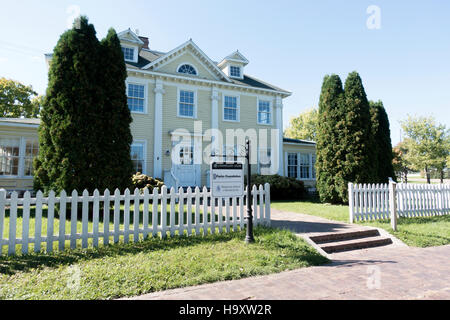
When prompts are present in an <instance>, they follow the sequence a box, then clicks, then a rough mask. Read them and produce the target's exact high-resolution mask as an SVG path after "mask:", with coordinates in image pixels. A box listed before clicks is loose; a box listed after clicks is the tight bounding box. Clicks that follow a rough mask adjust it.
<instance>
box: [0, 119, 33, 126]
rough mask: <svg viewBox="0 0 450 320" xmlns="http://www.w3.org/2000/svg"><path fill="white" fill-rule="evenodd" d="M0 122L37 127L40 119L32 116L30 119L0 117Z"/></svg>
mask: <svg viewBox="0 0 450 320" xmlns="http://www.w3.org/2000/svg"><path fill="white" fill-rule="evenodd" d="M0 124H7V125H8V124H9V125H19V126H33V127H37V126H39V125H40V124H41V119H38V118H33V119H31V118H0Z"/></svg>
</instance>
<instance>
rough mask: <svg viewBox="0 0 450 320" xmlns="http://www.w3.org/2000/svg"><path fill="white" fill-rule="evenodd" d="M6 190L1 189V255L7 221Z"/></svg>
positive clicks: (0, 253)
mask: <svg viewBox="0 0 450 320" xmlns="http://www.w3.org/2000/svg"><path fill="white" fill-rule="evenodd" d="M5 203H6V190H5V189H0V255H2V253H3V226H4V221H5Z"/></svg>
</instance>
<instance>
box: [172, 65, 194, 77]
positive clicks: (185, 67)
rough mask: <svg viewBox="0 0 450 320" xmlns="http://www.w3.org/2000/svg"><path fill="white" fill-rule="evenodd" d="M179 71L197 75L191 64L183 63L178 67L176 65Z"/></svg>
mask: <svg viewBox="0 0 450 320" xmlns="http://www.w3.org/2000/svg"><path fill="white" fill-rule="evenodd" d="M177 71H178V72H179V73H184V74H190V75H194V76H196V75H197V70H195V68H194V67H193V66H191V65H190V64H183V65H181V66H180V67H178V70H177Z"/></svg>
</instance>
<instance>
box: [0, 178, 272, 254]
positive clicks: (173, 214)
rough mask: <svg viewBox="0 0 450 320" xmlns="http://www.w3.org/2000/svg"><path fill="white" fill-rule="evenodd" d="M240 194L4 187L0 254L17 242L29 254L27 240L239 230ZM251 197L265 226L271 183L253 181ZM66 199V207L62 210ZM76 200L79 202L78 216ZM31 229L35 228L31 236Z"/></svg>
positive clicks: (53, 242)
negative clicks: (220, 195)
mask: <svg viewBox="0 0 450 320" xmlns="http://www.w3.org/2000/svg"><path fill="white" fill-rule="evenodd" d="M246 194H247V192H245V195H246ZM245 195H244V196H242V197H238V198H212V196H211V192H209V191H208V190H207V188H206V187H205V188H203V190H200V189H199V188H196V189H195V190H192V189H191V188H188V190H187V192H185V191H183V188H179V190H178V191H176V190H175V189H174V188H171V189H170V190H168V189H167V188H166V187H165V186H164V187H163V188H162V190H161V193H158V189H154V190H153V193H152V194H150V193H149V191H148V190H147V189H146V190H145V191H144V193H142V194H141V193H140V192H139V190H138V189H136V190H135V191H134V194H131V193H130V190H128V189H127V190H126V191H125V193H124V194H121V193H120V191H119V190H116V191H115V192H114V194H111V193H110V191H109V190H106V191H105V192H104V194H103V195H100V193H99V191H98V190H96V191H95V192H94V193H93V194H92V195H90V194H89V193H88V191H84V192H83V193H82V195H81V196H80V195H79V194H78V193H77V191H73V192H72V195H71V196H68V195H67V193H66V192H65V191H62V192H61V194H60V195H59V196H56V194H55V192H53V191H52V192H50V193H49V196H48V197H44V196H43V194H42V192H38V193H37V194H36V197H31V196H30V193H29V192H26V193H25V194H24V197H23V198H18V194H17V193H16V192H13V193H12V194H11V197H10V198H7V197H6V191H5V190H0V255H2V254H3V247H4V246H5V247H6V246H7V252H8V255H15V254H17V253H18V251H19V250H18V249H20V248H21V252H22V253H23V254H28V253H29V250H30V248H29V247H30V245H32V246H33V249H34V252H41V244H45V248H42V251H46V252H48V253H51V252H52V251H53V250H54V249H58V250H59V251H63V250H65V249H67V247H70V248H71V249H75V248H77V247H79V246H80V242H81V247H82V248H88V247H98V246H99V245H100V244H103V245H108V244H110V243H118V242H119V241H120V242H124V243H128V242H129V241H130V237H132V241H134V242H137V241H141V240H143V239H146V238H148V237H149V236H153V237H158V236H159V237H161V238H166V237H169V236H170V237H174V236H180V235H187V236H190V235H201V234H203V235H206V234H211V233H212V234H215V233H222V232H230V231H238V230H242V229H243V228H244V227H245V225H246V216H247V208H246V198H247V197H246V196H245ZM252 198H253V204H252V208H253V222H254V225H266V226H270V185H269V184H266V185H265V186H264V187H263V186H262V185H260V186H259V188H257V187H256V186H253V188H252ZM67 204H70V207H71V209H70V210H66V208H67ZM78 204H81V208H82V209H81V220H80V221H79V219H78V218H79V216H78V215H79V212H78ZM102 204H103V205H102ZM56 208H57V210H56ZM101 208H103V210H102V209H101ZM68 211H70V212H68ZM6 213H8V214H6ZM80 224H81V225H80ZM30 227H31V228H30ZM30 229H31V230H30ZM30 231H31V232H32V233H33V231H34V234H31V235H32V236H30ZM4 236H6V238H3V237H4ZM18 236H21V238H18ZM90 239H92V240H90ZM18 245H20V246H18ZM43 247H44V246H43ZM54 247H55V248H54Z"/></svg>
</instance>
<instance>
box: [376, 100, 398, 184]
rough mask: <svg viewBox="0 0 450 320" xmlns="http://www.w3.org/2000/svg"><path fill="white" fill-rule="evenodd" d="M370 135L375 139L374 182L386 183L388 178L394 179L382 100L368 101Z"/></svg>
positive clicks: (388, 132)
mask: <svg viewBox="0 0 450 320" xmlns="http://www.w3.org/2000/svg"><path fill="white" fill-rule="evenodd" d="M369 103H370V114H371V123H372V136H373V138H374V140H375V152H376V153H375V154H376V157H377V172H376V176H375V180H374V181H373V182H376V183H387V182H388V181H389V178H390V177H391V178H393V179H396V177H395V173H394V167H393V163H392V160H393V153H392V142H391V130H390V127H389V118H388V115H387V113H386V110H385V109H384V106H383V102H381V101H377V102H373V101H370V102H369Z"/></svg>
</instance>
